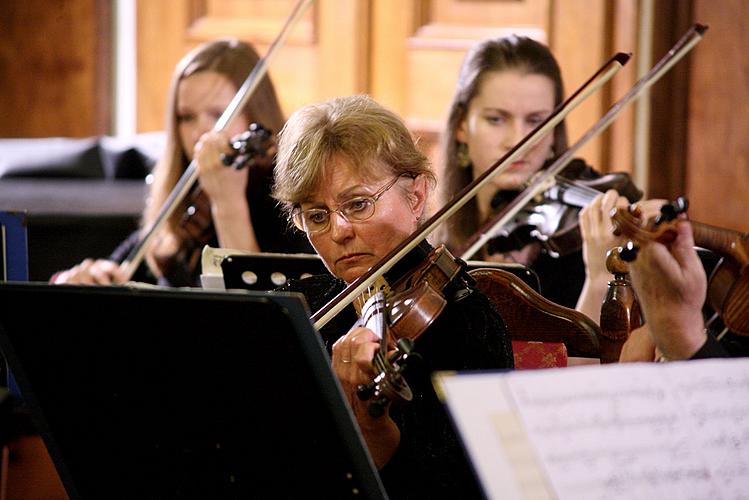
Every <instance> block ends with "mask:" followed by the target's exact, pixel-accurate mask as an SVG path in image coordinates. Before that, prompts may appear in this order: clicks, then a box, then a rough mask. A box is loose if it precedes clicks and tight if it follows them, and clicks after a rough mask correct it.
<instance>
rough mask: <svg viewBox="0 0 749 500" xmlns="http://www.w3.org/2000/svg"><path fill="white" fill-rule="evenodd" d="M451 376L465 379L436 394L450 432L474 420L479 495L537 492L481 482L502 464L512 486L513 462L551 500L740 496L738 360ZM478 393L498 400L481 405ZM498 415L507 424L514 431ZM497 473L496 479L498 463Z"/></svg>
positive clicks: (746, 402) (747, 423) (748, 482)
mask: <svg viewBox="0 0 749 500" xmlns="http://www.w3.org/2000/svg"><path fill="white" fill-rule="evenodd" d="M487 377H488V378H487ZM454 378H464V379H465V381H464V382H463V383H462V384H461V387H458V386H457V385H455V384H452V388H451V389H450V390H449V392H448V393H447V400H448V406H449V407H450V411H451V413H457V414H462V415H463V416H462V417H460V418H459V419H456V423H457V424H458V427H459V429H460V432H461V435H462V436H463V434H464V431H465V430H466V429H467V428H469V427H481V426H483V438H482V439H478V438H476V437H474V438H471V437H468V438H466V437H465V436H464V439H465V440H466V444H467V446H468V448H469V453H470V454H471V456H472V458H473V459H474V460H475V461H476V463H477V464H478V463H479V462H482V461H484V462H487V464H485V465H477V469H478V470H479V474H480V475H482V481H483V483H484V484H485V488H486V490H487V496H488V497H489V498H500V497H501V498H545V497H544V496H537V495H536V494H530V493H529V491H530V490H528V488H520V491H521V493H520V496H507V489H506V488H505V490H502V489H501V487H502V485H501V484H495V483H497V481H496V479H495V478H493V477H492V476H493V475H497V474H498V473H497V470H498V469H506V463H505V462H509V463H510V464H511V468H510V471H509V475H510V479H509V481H510V482H512V483H513V484H516V485H521V484H522V481H521V480H520V475H519V472H522V470H524V469H522V468H521V467H520V466H519V464H525V465H523V467H525V469H528V470H531V471H533V473H534V474H536V477H537V478H538V479H537V481H536V482H537V483H542V486H543V488H542V489H543V490H544V491H545V492H546V493H548V492H549V491H551V492H553V495H552V498H560V499H588V498H589V499H601V498H606V499H613V500H619V499H622V500H624V499H632V498H658V499H669V498H673V499H740V498H743V499H746V498H749V360H746V359H734V360H704V361H689V362H682V363H665V364H663V363H660V364H652V363H648V364H629V365H607V366H602V367H579V368H563V369H557V370H534V371H525V372H513V373H509V374H505V375H500V374H496V373H495V374H484V375H466V376H465V377H461V376H458V377H454ZM480 379H485V380H483V381H482V380H480ZM487 381H491V383H492V384H493V387H492V386H490V385H488V384H489V382H487ZM450 384H451V383H450ZM450 384H448V385H450ZM466 386H473V387H471V388H470V390H467V389H466ZM479 386H480V387H479ZM479 391H480V392H479ZM459 392H460V393H463V394H462V395H461V396H457V395H456V393H459ZM471 392H472V393H473V395H472V396H469V395H468V394H469V393H471ZM451 393H452V394H451ZM490 395H491V397H490ZM479 397H480V398H483V399H492V400H500V401H501V403H494V405H493V406H494V407H493V408H490V407H489V406H488V405H486V404H485V403H483V402H481V403H480V402H479V401H480V398H479ZM451 398H452V399H453V401H450V400H451ZM477 398H479V399H477ZM461 406H463V408H462V409H461V408H460V407H461ZM508 408H509V409H508ZM471 414H473V416H471ZM508 415H515V417H516V419H517V421H518V423H519V426H520V428H519V429H518V430H516V431H515V432H514V433H513V432H512V429H511V427H512V426H508V420H509V418H510V417H508ZM487 420H491V421H492V425H491V428H489V426H488V425H487V423H486V421H487ZM466 432H468V433H469V434H470V432H471V431H466ZM488 436H493V437H494V439H493V440H492V441H493V443H494V444H492V445H491V446H490V445H488V444H487V442H488V441H490V440H489V439H488ZM518 436H520V437H518ZM517 443H521V444H522V445H517ZM476 447H478V448H484V449H483V451H482V450H481V449H478V450H477V449H472V448H476ZM491 447H494V448H495V449H494V451H493V452H492V450H491V449H489V448H491ZM498 447H499V448H501V454H500V457H499V458H497V457H496V456H493V455H496V453H495V452H496V448H498ZM515 448H517V449H515ZM529 454H530V455H529ZM521 457H524V458H523V460H521ZM529 457H530V458H529ZM512 467H514V469H512ZM482 471H483V474H482ZM526 473H527V472H526ZM499 475H500V476H502V475H504V476H505V479H504V481H508V479H507V477H506V476H507V475H508V472H507V471H506V470H503V471H502V472H500V473H499ZM505 486H506V485H505Z"/></svg>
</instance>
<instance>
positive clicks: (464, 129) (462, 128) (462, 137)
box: [455, 117, 468, 144]
mask: <svg viewBox="0 0 749 500" xmlns="http://www.w3.org/2000/svg"><path fill="white" fill-rule="evenodd" d="M455 140H456V141H458V142H462V143H464V144H467V143H468V124H467V123H466V118H465V117H463V118H461V119H460V121H459V122H458V127H457V128H456V129H455Z"/></svg>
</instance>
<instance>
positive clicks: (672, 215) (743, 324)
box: [611, 197, 749, 336]
mask: <svg viewBox="0 0 749 500" xmlns="http://www.w3.org/2000/svg"><path fill="white" fill-rule="evenodd" d="M687 208H688V202H687V200H686V199H685V198H681V197H680V198H677V200H676V201H675V202H673V203H670V204H666V205H664V206H663V207H662V208H661V215H659V216H658V217H656V218H655V219H654V220H653V221H643V220H642V217H641V213H640V211H639V210H638V209H637V208H631V207H628V208H626V209H621V208H619V209H615V210H614V211H613V213H612V217H611V219H612V221H613V223H614V228H615V232H616V234H621V235H624V236H625V237H627V238H629V239H630V240H632V244H630V245H628V247H629V249H630V251H629V252H628V253H625V254H624V255H623V257H622V258H623V259H624V260H627V259H629V260H634V259H635V258H636V256H637V248H638V246H639V245H644V244H648V243H649V242H652V241H657V242H659V243H663V244H668V243H670V242H672V241H673V240H674V239H675V237H676V234H677V232H676V217H677V215H678V214H680V213H685V212H686V210H687ZM690 222H691V224H692V232H693V234H694V241H695V245H697V246H698V247H702V248H705V249H707V250H711V251H713V252H715V253H717V254H719V255H721V256H722V258H721V260H720V262H719V263H718V265H717V266H716V267H715V269H713V272H712V273H711V275H710V278H709V282H708V293H707V297H708V304H709V305H710V307H712V309H713V310H714V311H715V312H716V313H717V314H718V315H719V316H720V318H721V319H722V320H723V323H724V324H725V326H726V327H727V328H728V329H729V330H730V331H732V332H734V333H736V334H739V335H744V336H746V335H749V234H746V233H741V232H738V231H732V230H730V229H723V228H718V227H715V226H710V225H707V224H702V223H699V222H694V221H690Z"/></svg>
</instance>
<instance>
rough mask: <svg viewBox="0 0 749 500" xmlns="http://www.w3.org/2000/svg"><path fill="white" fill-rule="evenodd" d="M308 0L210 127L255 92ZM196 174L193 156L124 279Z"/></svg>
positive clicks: (125, 267) (225, 120)
mask: <svg viewBox="0 0 749 500" xmlns="http://www.w3.org/2000/svg"><path fill="white" fill-rule="evenodd" d="M312 2H314V0H299V1H298V2H297V4H296V6H295V7H294V10H293V11H292V12H291V15H290V16H289V17H288V19H287V20H286V23H285V24H284V26H283V27H282V28H281V32H280V33H279V34H278V35H277V36H276V39H275V40H273V43H271V45H270V47H269V48H268V52H267V53H266V54H265V57H263V58H262V59H260V61H258V63H257V64H256V65H255V67H254V68H252V71H251V72H250V74H249V75H247V78H246V79H245V81H244V83H243V84H242V86H241V87H240V88H239V90H238V91H237V93H236V94H235V95H234V97H233V98H232V100H231V102H230V103H229V105H228V106H227V107H226V109H225V110H224V112H223V113H222V114H221V116H220V117H219V119H218V120H217V121H216V124H215V125H214V126H213V130H214V131H216V132H220V131H221V130H224V129H225V128H226V127H228V126H229V125H230V124H231V122H232V121H233V120H234V119H235V118H236V117H237V115H238V114H239V113H240V111H241V110H242V108H243V107H244V105H245V104H246V103H247V101H248V100H249V99H250V97H252V95H253V94H254V93H255V90H256V89H257V87H258V85H259V84H260V82H261V81H262V79H263V77H264V76H265V75H266V73H267V72H268V64H269V62H270V60H271V59H272V58H273V56H275V54H276V52H277V51H278V49H279V48H281V46H283V44H284V43H285V41H286V39H287V38H288V36H289V33H290V32H291V29H292V28H293V27H294V25H296V23H297V22H298V21H299V19H301V17H302V15H303V14H304V13H305V11H306V10H307V8H308V7H309V6H310V5H312ZM197 178H198V166H197V162H196V161H195V160H192V161H191V162H190V164H189V165H188V166H187V168H186V169H185V171H184V172H183V173H182V176H181V177H180V178H179V180H178V181H177V183H176V184H175V185H174V188H172V191H171V192H170V193H169V196H168V197H167V199H166V201H165V202H164V205H163V206H162V208H161V210H160V211H159V213H158V215H157V216H156V219H155V220H154V222H153V224H151V226H150V227H149V228H148V231H146V234H145V236H144V237H143V239H141V241H140V243H138V245H136V246H135V247H134V248H133V249H132V250H131V251H130V253H129V254H128V256H127V257H126V258H125V260H124V261H122V263H121V264H120V269H121V270H122V272H123V273H124V275H125V279H126V280H130V279H131V278H132V277H133V274H135V271H136V270H137V269H138V266H140V263H141V262H142V261H143V258H144V257H145V254H146V249H147V248H148V246H149V245H150V243H151V241H152V240H153V238H154V236H155V235H156V234H158V232H159V231H160V230H161V228H162V227H163V226H164V224H165V223H166V221H167V220H168V219H169V217H170V216H171V215H172V214H173V213H174V210H175V209H176V208H177V205H179V203H180V202H181V201H182V200H184V199H185V196H187V193H188V192H189V191H190V189H191V188H192V186H193V185H194V184H195V181H196V180H197Z"/></svg>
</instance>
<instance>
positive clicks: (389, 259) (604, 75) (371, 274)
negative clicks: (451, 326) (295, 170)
mask: <svg viewBox="0 0 749 500" xmlns="http://www.w3.org/2000/svg"><path fill="white" fill-rule="evenodd" d="M629 58H630V55H629V54H625V53H622V52H619V53H617V54H615V55H614V56H613V57H611V58H610V59H609V60H608V61H606V63H605V64H604V65H603V66H601V68H600V69H599V70H598V71H596V72H595V74H593V76H591V77H590V78H589V79H588V80H587V81H586V82H585V83H583V85H582V86H581V87H580V88H579V89H578V90H577V91H575V93H574V94H572V95H571V96H570V97H569V98H568V99H567V100H566V101H564V102H563V103H562V104H560V105H559V106H558V107H557V108H556V109H555V110H554V112H553V113H552V114H551V115H550V116H549V117H547V118H546V119H545V120H544V121H543V122H541V123H540V124H538V126H536V128H534V129H533V130H532V131H531V132H530V133H529V134H528V135H527V136H525V137H524V138H523V139H522V140H521V141H520V142H519V143H518V144H516V145H515V146H514V147H513V148H512V149H511V150H510V151H508V152H507V153H506V154H505V155H504V156H503V157H502V158H499V159H498V160H497V161H495V162H494V164H493V165H492V166H491V167H489V169H487V170H486V171H485V172H484V173H483V174H481V175H480V176H478V177H477V178H476V179H474V180H473V182H471V183H470V184H469V185H467V186H466V187H464V188H463V189H462V190H461V191H460V192H458V193H457V194H455V196H453V198H452V199H451V200H450V201H449V202H447V203H446V204H445V206H443V207H442V208H441V209H440V210H439V211H437V213H435V214H434V215H433V216H432V217H430V218H429V219H428V220H427V221H426V222H425V223H424V224H422V225H421V226H420V227H419V228H417V229H416V231H414V232H413V233H412V234H411V235H410V236H409V237H408V238H406V239H405V240H403V241H402V242H401V243H400V244H399V245H398V246H396V247H395V248H394V249H393V250H391V251H390V253H388V254H387V255H385V256H384V257H383V258H382V259H380V261H379V262H378V263H377V264H375V265H374V266H372V267H371V268H370V269H369V270H368V271H367V272H366V273H364V274H363V275H362V276H360V277H359V278H357V279H356V280H355V281H353V282H352V283H351V284H349V285H348V286H347V287H346V288H345V289H344V290H343V291H341V292H340V293H339V294H338V295H336V296H335V297H333V299H331V300H330V301H329V302H328V303H327V304H325V305H324V306H323V307H322V308H320V309H319V310H318V311H317V312H316V313H315V314H313V315H312V317H311V318H310V319H311V320H312V322H313V323H314V326H315V328H317V329H318V330H319V329H320V328H321V327H322V326H324V325H325V324H327V322H328V321H330V320H331V319H332V318H334V317H335V316H336V315H337V314H338V313H339V312H340V311H341V310H343V308H344V307H346V306H347V305H348V304H349V303H351V301H353V300H354V298H355V297H357V296H359V295H360V294H361V293H362V292H364V291H365V290H366V289H367V288H368V287H369V286H370V285H371V284H372V283H373V282H374V281H375V280H376V279H377V278H379V277H381V276H382V275H384V274H385V273H386V272H387V271H389V270H390V268H392V267H393V266H394V265H395V263H396V262H398V261H399V260H400V259H401V258H403V256H405V255H406V254H407V253H408V252H410V251H411V250H412V249H413V248H415V247H416V246H417V245H418V244H419V243H420V242H421V241H422V240H423V239H424V238H426V237H427V235H428V234H429V233H431V232H432V231H433V230H434V229H435V228H436V227H437V226H438V225H439V224H441V223H442V222H443V221H445V220H446V219H447V218H449V217H450V216H451V215H453V214H454V213H455V212H457V211H458V210H459V209H460V208H461V207H462V206H463V205H465V204H466V203H467V202H468V200H470V199H471V198H472V197H474V196H475V195H476V193H478V192H479V190H480V189H481V188H482V187H484V186H485V185H486V184H487V183H488V182H489V181H490V180H491V179H492V177H494V176H495V175H498V174H500V173H501V172H504V171H505V170H507V168H509V167H510V165H512V163H513V162H514V161H515V160H516V159H518V158H520V157H522V156H523V155H524V154H525V153H526V152H527V151H528V150H529V149H530V148H532V147H533V146H534V145H535V144H536V143H537V142H538V141H540V140H541V139H542V138H543V137H544V136H545V135H546V134H548V133H549V132H550V131H552V130H553V129H554V127H556V126H557V124H559V122H561V121H562V120H563V119H564V117H565V116H567V114H568V113H569V112H570V111H572V110H573V109H575V108H576V107H577V106H578V105H579V104H580V103H581V102H582V101H584V100H585V99H587V98H588V96H590V95H591V94H592V93H593V92H595V91H596V90H598V89H599V88H600V87H601V86H603V85H604V84H605V83H606V82H608V81H609V80H610V79H611V78H612V77H613V76H614V75H615V74H616V73H617V72H618V71H619V70H620V69H621V68H622V67H624V65H625V64H626V63H627V61H628V60H629Z"/></svg>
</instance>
